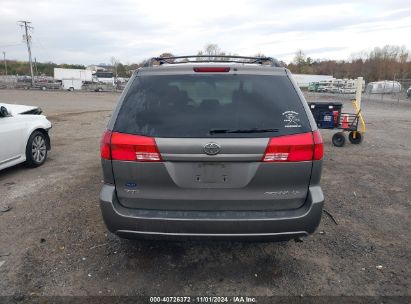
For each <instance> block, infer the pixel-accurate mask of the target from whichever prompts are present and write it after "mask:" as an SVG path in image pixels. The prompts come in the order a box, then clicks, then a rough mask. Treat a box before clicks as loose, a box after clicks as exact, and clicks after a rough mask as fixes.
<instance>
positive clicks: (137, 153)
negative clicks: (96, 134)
mask: <svg viewBox="0 0 411 304" xmlns="http://www.w3.org/2000/svg"><path fill="white" fill-rule="evenodd" d="M107 134H109V135H107ZM101 157H102V158H104V159H111V160H124V161H137V162H158V161H161V155H160V152H159V151H158V148H157V144H156V142H155V140H154V138H152V137H146V136H139V135H131V134H124V133H118V132H110V131H106V132H105V133H104V135H103V139H102V143H101Z"/></svg>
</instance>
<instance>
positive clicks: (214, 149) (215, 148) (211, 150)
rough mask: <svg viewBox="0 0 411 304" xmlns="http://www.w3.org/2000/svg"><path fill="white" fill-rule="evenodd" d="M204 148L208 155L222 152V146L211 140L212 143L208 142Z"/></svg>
mask: <svg viewBox="0 0 411 304" xmlns="http://www.w3.org/2000/svg"><path fill="white" fill-rule="evenodd" d="M203 150H204V153H205V154H207V155H216V154H218V153H220V151H221V147H220V145H219V144H216V143H213V142H211V143H208V144H206V145H205V146H204V148H203Z"/></svg>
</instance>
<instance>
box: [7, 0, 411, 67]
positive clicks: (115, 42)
mask: <svg viewBox="0 0 411 304" xmlns="http://www.w3.org/2000/svg"><path fill="white" fill-rule="evenodd" d="M409 16H411V7H410V5H409V3H408V1H389V2H387V1H379V0H377V1H343V2H338V3H337V2H330V1H316V2H315V3H314V2H313V1H296V0H288V1H282V2H278V1H269V0H260V1H257V0H254V1H251V0H236V1H234V0H233V1H224V0H218V1H217V0H208V1H206V2H197V1H178V0H176V1H162V0H157V1H142V0H141V1H131V0H129V1H115V0H108V1H97V0H90V1H79V0H73V1H64V2H62V1H51V0H41V1H17V0H14V1H11V0H2V5H1V6H0V50H2V49H3V50H5V51H6V52H7V57H8V58H10V59H11V58H13V59H21V60H25V59H26V58H27V51H26V49H25V45H24V44H23V43H22V39H21V34H22V31H21V30H20V29H19V27H18V25H17V21H18V20H30V21H32V24H33V26H34V27H35V29H34V32H33V54H34V56H36V57H37V60H38V61H54V62H57V63H62V62H67V63H83V64H91V63H100V62H108V61H109V58H110V57H111V56H115V57H117V58H119V59H120V60H121V61H122V62H125V63H127V62H139V61H141V60H142V59H145V58H148V57H151V56H156V55H159V53H161V52H165V51H167V52H172V53H174V54H194V53H196V52H197V51H198V50H200V49H201V48H203V46H204V45H205V44H206V43H209V42H213V43H217V44H219V46H220V47H221V48H222V49H223V50H226V51H228V52H232V53H237V54H242V55H252V54H256V53H258V52H262V53H264V54H266V55H270V56H275V57H277V58H279V59H282V60H286V61H290V60H291V59H292V57H293V54H294V53H295V51H296V50H297V49H302V50H304V51H305V52H306V53H307V55H309V56H311V57H313V58H333V59H347V58H348V57H349V56H350V54H351V53H353V52H357V51H360V50H363V49H369V48H372V47H374V46H382V45H384V44H398V45H404V44H405V45H407V46H408V47H409V46H410V42H409V40H408V39H407V38H406V37H409V33H410V32H411V17H409Z"/></svg>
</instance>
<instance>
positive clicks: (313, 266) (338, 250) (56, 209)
mask: <svg viewBox="0 0 411 304" xmlns="http://www.w3.org/2000/svg"><path fill="white" fill-rule="evenodd" d="M323 96H324V95H323ZM118 97H119V95H118V94H114V93H73V92H51V91H50V92H48V91H46V92H42V91H18V90H15V91H12V90H0V101H1V102H8V103H20V104H33V105H38V106H40V107H41V108H42V109H43V110H44V113H45V114H46V115H47V116H48V117H49V119H50V120H51V122H52V123H53V129H52V131H51V138H52V151H51V153H50V155H49V159H48V161H47V162H46V164H45V165H44V166H42V167H40V168H37V169H28V168H26V167H24V166H23V165H21V166H17V167H14V168H9V169H6V170H3V171H1V172H0V205H10V206H11V207H12V210H11V211H9V212H6V213H2V214H1V213H0V265H1V264H2V263H1V262H2V261H4V263H3V264H2V265H1V266H0V295H3V296H4V295H203V296H204V295H252V296H257V295H260V296H264V295H296V296H300V295H370V296H373V295H410V290H411V281H410V278H411V271H410V264H411V263H410V262H411V259H410V241H411V239H410V226H411V220H410V219H411V217H410V207H411V185H410V183H411V152H410V149H411V132H410V130H411V101H408V102H407V101H400V102H397V101H394V100H385V101H383V102H381V101H378V100H375V101H372V100H370V99H368V100H366V101H365V102H364V103H363V115H364V118H365V120H366V122H367V134H366V137H365V141H364V142H363V143H362V144H361V145H351V144H349V143H348V144H347V145H346V146H345V147H344V148H335V147H333V146H332V145H331V136H332V134H333V133H332V132H331V131H327V132H322V133H323V136H324V139H325V150H326V156H325V161H324V171H323V182H322V185H323V190H324V193H325V196H326V207H325V208H326V209H327V210H328V211H329V212H330V213H331V214H332V215H333V216H334V217H335V219H336V221H337V222H338V225H336V224H335V223H334V222H333V221H332V220H331V218H330V217H328V216H327V215H325V214H324V216H323V219H322V222H321V224H320V227H319V228H318V230H317V232H316V233H315V234H314V235H312V236H310V237H308V238H305V239H303V242H294V241H291V242H288V243H229V242H206V243H198V242H196V243H194V242H188V243H176V242H149V241H128V240H120V239H118V238H117V237H115V236H113V235H111V234H110V233H108V232H107V231H106V228H105V226H104V223H103V220H102V217H101V214H100V209H99V202H98V193H99V189H100V184H101V173H100V159H99V140H100V136H101V134H102V132H103V130H104V128H105V125H106V123H107V121H108V119H109V117H110V115H111V111H112V109H113V107H114V106H115V104H116V101H117V98H118ZM317 97H318V96H317ZM311 98H312V97H311ZM327 98H328V100H332V98H334V97H332V96H328V97H327V96H325V97H322V99H327ZM345 104H346V105H345V108H344V109H345V110H346V111H347V110H350V109H351V107H350V103H349V102H345ZM0 144H3V143H0ZM379 266H382V267H379Z"/></svg>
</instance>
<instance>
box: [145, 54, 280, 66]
mask: <svg viewBox="0 0 411 304" xmlns="http://www.w3.org/2000/svg"><path fill="white" fill-rule="evenodd" d="M190 58H196V60H189V59H190ZM179 59H185V61H178V60H179ZM199 59H200V60H199ZM175 60H177V61H175ZM155 62H158V64H159V65H163V64H165V63H166V64H180V63H201V62H232V63H248V64H261V65H262V64H264V63H266V62H269V63H270V64H271V66H273V67H281V65H280V63H279V61H278V60H277V59H275V58H272V57H246V56H228V55H189V56H173V57H153V58H150V59H149V60H147V61H146V63H145V64H144V67H151V66H153V65H154V63H155Z"/></svg>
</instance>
